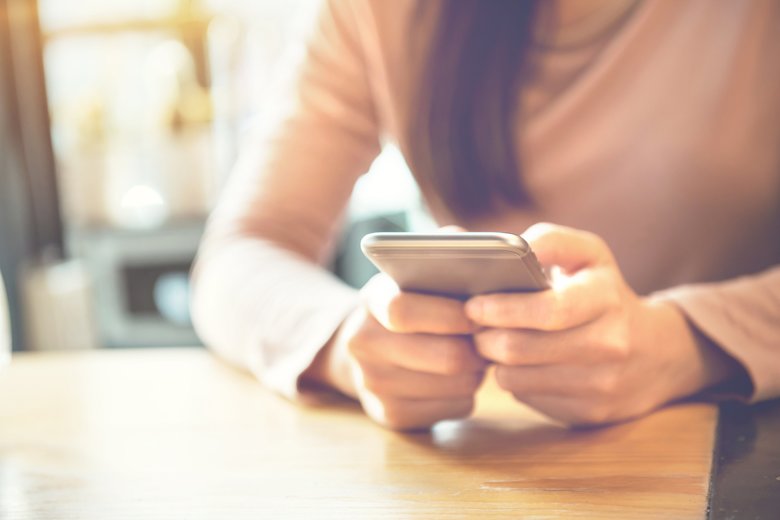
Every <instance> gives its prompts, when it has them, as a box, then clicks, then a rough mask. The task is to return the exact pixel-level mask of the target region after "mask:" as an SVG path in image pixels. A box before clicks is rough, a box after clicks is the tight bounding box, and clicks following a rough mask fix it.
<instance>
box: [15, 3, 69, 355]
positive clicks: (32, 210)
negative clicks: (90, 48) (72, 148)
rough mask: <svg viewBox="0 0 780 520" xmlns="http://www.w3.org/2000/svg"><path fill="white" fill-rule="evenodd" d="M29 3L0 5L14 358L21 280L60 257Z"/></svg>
mask: <svg viewBox="0 0 780 520" xmlns="http://www.w3.org/2000/svg"><path fill="white" fill-rule="evenodd" d="M62 251H63V248H62V222H61V218H60V208H59V198H58V195H57V183H56V177H55V167H54V156H53V151H52V146H51V137H50V125H49V114H48V105H47V102H46V89H45V82H44V74H43V53H42V41H41V33H40V28H39V23H38V13H37V5H36V2H35V0H0V271H2V274H3V278H4V279H5V284H6V292H7V293H8V295H7V296H8V308H9V315H10V320H11V331H12V338H13V348H14V350H21V349H22V347H23V345H24V327H23V322H24V320H23V316H22V311H21V305H20V285H19V280H20V274H21V272H22V269H23V267H24V266H25V265H29V264H32V265H34V264H36V263H40V262H44V261H47V260H54V259H58V258H59V257H61V255H62Z"/></svg>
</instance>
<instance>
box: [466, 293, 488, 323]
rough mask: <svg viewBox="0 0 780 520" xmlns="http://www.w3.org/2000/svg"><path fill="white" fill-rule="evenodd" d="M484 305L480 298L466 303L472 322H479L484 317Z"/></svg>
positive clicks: (467, 312)
mask: <svg viewBox="0 0 780 520" xmlns="http://www.w3.org/2000/svg"><path fill="white" fill-rule="evenodd" d="M483 307H484V303H483V302H482V300H480V299H478V298H473V299H471V300H469V301H467V302H466V314H467V315H468V317H469V318H471V319H472V320H479V319H480V318H481V317H482V309H483Z"/></svg>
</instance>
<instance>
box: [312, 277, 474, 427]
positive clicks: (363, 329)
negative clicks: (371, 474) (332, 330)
mask: <svg viewBox="0 0 780 520" xmlns="http://www.w3.org/2000/svg"><path fill="white" fill-rule="evenodd" d="M361 296H362V300H363V306H362V307H360V308H359V309H357V310H356V311H355V312H353V313H352V314H351V315H350V316H349V317H348V318H347V319H346V320H345V322H344V323H343V324H342V326H341V328H340V329H339V331H338V332H337V333H336V335H335V336H334V338H333V339H332V340H331V342H330V343H329V344H328V345H327V346H326V348H325V350H324V351H323V353H322V354H321V355H320V356H319V360H318V361H316V362H315V366H314V367H313V370H311V371H310V375H315V377H316V378H317V379H319V380H320V381H322V382H325V383H326V384H329V385H330V386H333V387H335V388H337V389H338V390H340V391H342V392H343V393H345V394H347V395H350V396H352V397H356V398H357V399H359V400H360V402H361V404H362V405H363V408H364V410H365V411H366V413H367V414H368V415H369V416H370V417H371V418H372V419H374V420H375V421H377V422H378V423H380V424H382V425H384V426H387V427H388V428H392V429H396V430H409V429H418V428H427V427H429V426H431V425H433V424H434V423H436V422H438V421H440V420H443V419H454V418H459V417H465V416H468V415H469V414H470V413H471V410H472V408H473V406H474V393H475V392H476V390H477V388H479V385H480V384H481V382H482V379H483V376H484V370H485V367H486V365H487V363H486V362H485V361H484V360H483V359H482V358H480V357H479V356H478V355H477V353H476V351H475V349H474V345H473V342H472V339H471V336H470V335H469V334H470V333H472V332H474V330H475V328H474V325H473V323H471V321H469V319H468V318H467V317H466V314H465V312H464V308H463V302H460V301H458V300H454V299H450V298H442V297H436V296H429V295H423V294H415V293H406V292H401V291H400V290H399V289H398V286H397V285H396V284H395V283H394V282H393V281H392V280H391V279H390V278H389V277H387V276H386V275H384V274H378V275H376V276H375V277H374V278H372V279H371V280H370V281H369V282H368V283H367V284H366V285H365V287H364V288H363V289H362V291H361Z"/></svg>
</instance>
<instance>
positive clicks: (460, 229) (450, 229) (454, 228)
mask: <svg viewBox="0 0 780 520" xmlns="http://www.w3.org/2000/svg"><path fill="white" fill-rule="evenodd" d="M467 231H468V230H467V229H466V228H464V227H460V226H456V225H455V224H450V225H448V226H442V227H440V228H439V229H437V230H436V232H437V233H466V232H467Z"/></svg>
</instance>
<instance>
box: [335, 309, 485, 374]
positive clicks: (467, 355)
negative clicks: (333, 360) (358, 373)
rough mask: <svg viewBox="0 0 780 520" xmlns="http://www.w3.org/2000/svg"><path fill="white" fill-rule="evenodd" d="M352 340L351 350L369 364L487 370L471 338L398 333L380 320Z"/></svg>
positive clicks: (431, 371)
mask: <svg viewBox="0 0 780 520" xmlns="http://www.w3.org/2000/svg"><path fill="white" fill-rule="evenodd" d="M366 319H368V320H373V326H371V324H369V325H368V326H366V327H364V328H363V330H362V331H361V332H360V333H359V334H358V335H356V336H355V337H354V338H353V339H352V341H351V342H350V346H349V348H350V351H351V352H352V355H353V356H355V358H357V359H358V360H361V361H363V362H366V363H368V364H388V365H392V366H396V367H400V368H405V369H408V370H414V371H417V372H426V373H429V374H441V375H453V374H462V373H468V372H478V371H480V370H483V369H484V368H485V366H486V365H487V362H486V361H485V360H484V359H482V358H481V357H480V356H479V355H478V354H477V352H476V349H475V348H474V344H473V343H472V340H471V338H470V337H466V336H442V335H435V334H396V333H393V332H388V331H387V330H385V329H384V328H383V327H382V326H381V325H380V324H379V323H378V322H376V320H374V319H373V318H371V317H370V316H369V317H367V318H366Z"/></svg>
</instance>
